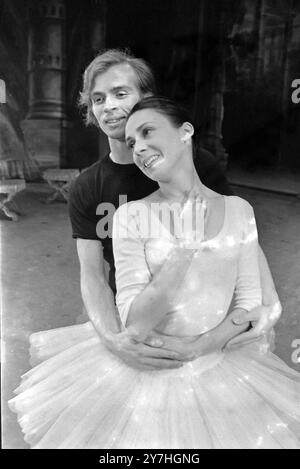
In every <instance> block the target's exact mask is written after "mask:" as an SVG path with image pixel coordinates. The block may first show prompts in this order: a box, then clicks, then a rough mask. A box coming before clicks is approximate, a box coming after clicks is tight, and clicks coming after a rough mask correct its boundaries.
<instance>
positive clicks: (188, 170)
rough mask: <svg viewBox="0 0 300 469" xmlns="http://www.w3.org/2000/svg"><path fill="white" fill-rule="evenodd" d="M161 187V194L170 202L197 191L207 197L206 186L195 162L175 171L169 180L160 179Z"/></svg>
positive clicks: (177, 200) (180, 199)
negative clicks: (200, 177) (201, 179)
mask: <svg viewBox="0 0 300 469" xmlns="http://www.w3.org/2000/svg"><path fill="white" fill-rule="evenodd" d="M159 187H160V189H159V193H160V196H161V197H162V198H164V199H165V200H168V201H170V202H179V201H182V200H183V199H184V198H186V197H187V196H188V195H189V194H190V193H191V192H196V193H197V194H198V195H199V196H201V197H203V198H205V188H204V186H203V184H202V183H201V181H200V179H199V176H198V174H197V171H196V169H195V167H194V164H192V165H191V166H190V167H184V168H179V169H178V170H176V171H174V175H172V177H171V178H170V180H169V181H159Z"/></svg>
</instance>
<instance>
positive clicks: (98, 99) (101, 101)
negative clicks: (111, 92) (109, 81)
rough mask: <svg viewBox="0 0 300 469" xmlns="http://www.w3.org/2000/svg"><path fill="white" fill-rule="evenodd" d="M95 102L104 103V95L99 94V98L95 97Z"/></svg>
mask: <svg viewBox="0 0 300 469" xmlns="http://www.w3.org/2000/svg"><path fill="white" fill-rule="evenodd" d="M93 101H94V103H95V104H102V103H103V102H104V98H103V96H98V97H97V98H94V100H93Z"/></svg>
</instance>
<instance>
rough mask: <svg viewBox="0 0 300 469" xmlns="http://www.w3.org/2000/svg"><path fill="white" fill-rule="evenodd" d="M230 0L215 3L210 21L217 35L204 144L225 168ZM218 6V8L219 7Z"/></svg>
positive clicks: (226, 158)
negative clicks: (219, 3) (226, 80)
mask: <svg viewBox="0 0 300 469" xmlns="http://www.w3.org/2000/svg"><path fill="white" fill-rule="evenodd" d="M230 5H231V4H230V1H228V2H225V3H224V4H222V6H220V5H219V6H218V4H215V3H214V8H213V9H211V10H210V21H211V23H212V26H213V30H214V34H215V35H216V37H217V44H216V45H215V50H214V58H213V63H214V66H213V72H212V76H211V77H210V80H211V82H210V102H209V105H208V112H207V127H206V131H205V133H204V135H203V140H202V141H203V146H204V147H205V148H207V150H209V151H210V152H211V153H212V154H213V155H214V156H215V157H216V159H217V160H218V162H219V164H220V165H221V166H222V167H223V169H225V168H226V166H227V160H228V155H227V153H226V150H225V148H224V145H223V142H222V140H223V136H222V124H223V116H224V105H223V94H224V92H225V57H226V37H227V28H228V26H227V21H228V13H229V11H230ZM217 6H218V8H217Z"/></svg>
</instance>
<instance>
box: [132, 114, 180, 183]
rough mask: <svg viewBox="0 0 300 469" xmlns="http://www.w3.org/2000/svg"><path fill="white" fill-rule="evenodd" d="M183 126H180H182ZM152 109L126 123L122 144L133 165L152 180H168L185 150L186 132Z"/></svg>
mask: <svg viewBox="0 0 300 469" xmlns="http://www.w3.org/2000/svg"><path fill="white" fill-rule="evenodd" d="M183 126H184V124H183ZM183 126H181V127H175V126H174V124H173V123H172V122H171V121H170V119H169V118H168V117H167V116H165V115H164V114H161V113H160V112H157V111H156V110H154V109H142V110H140V111H137V112H135V113H134V114H133V115H132V116H131V117H130V118H129V119H128V121H127V124H126V129H125V133H126V143H127V145H128V146H129V147H130V148H132V151H133V160H134V162H135V164H136V165H137V166H138V167H139V168H140V169H141V171H143V173H145V174H146V176H148V177H149V178H151V179H153V180H155V181H160V180H161V181H163V180H168V179H169V178H170V174H171V172H172V170H174V168H175V167H176V165H177V163H178V161H179V160H180V158H181V156H182V154H183V153H184V151H185V150H186V145H185V143H184V138H185V137H186V133H185V131H184V129H183Z"/></svg>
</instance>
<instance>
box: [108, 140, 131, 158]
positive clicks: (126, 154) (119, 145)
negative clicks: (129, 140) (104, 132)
mask: <svg viewBox="0 0 300 469" xmlns="http://www.w3.org/2000/svg"><path fill="white" fill-rule="evenodd" d="M109 146H110V155H109V157H110V159H111V160H112V161H113V162H114V163H118V164H132V163H133V158H132V150H130V148H128V147H127V146H126V144H125V142H122V141H120V140H116V139H112V138H110V139H109Z"/></svg>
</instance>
